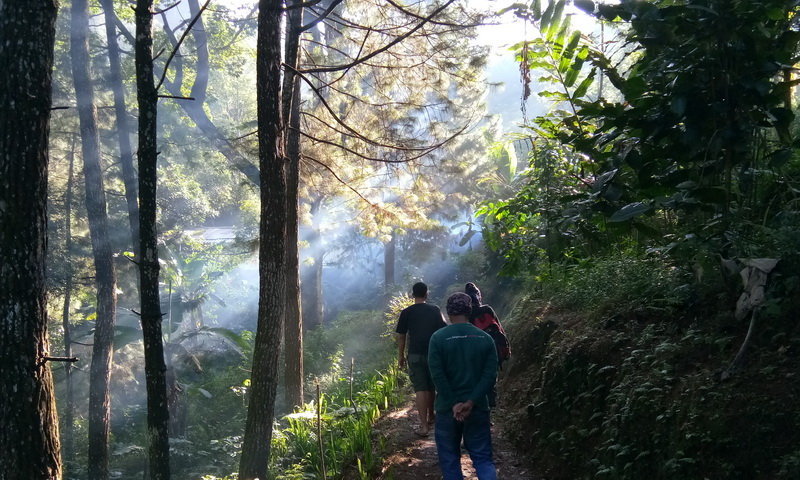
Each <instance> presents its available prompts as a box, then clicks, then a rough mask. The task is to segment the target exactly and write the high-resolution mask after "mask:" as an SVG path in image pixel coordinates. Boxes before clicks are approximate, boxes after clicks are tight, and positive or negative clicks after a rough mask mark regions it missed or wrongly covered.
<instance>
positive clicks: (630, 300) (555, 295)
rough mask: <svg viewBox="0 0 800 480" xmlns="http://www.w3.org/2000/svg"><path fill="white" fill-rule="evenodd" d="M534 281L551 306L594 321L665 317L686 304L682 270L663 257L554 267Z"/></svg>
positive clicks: (624, 255) (629, 256) (632, 256)
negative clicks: (618, 317) (613, 317)
mask: <svg viewBox="0 0 800 480" xmlns="http://www.w3.org/2000/svg"><path fill="white" fill-rule="evenodd" d="M537 280H538V283H539V285H538V287H539V289H540V292H541V296H542V297H543V298H544V299H546V300H548V301H549V302H550V303H551V304H552V305H553V306H556V307H568V308H569V309H570V310H572V311H578V312H583V313H585V314H587V316H588V317H589V318H595V319H597V318H603V317H606V316H609V315H621V316H624V317H627V316H636V315H645V314H646V315H647V316H656V317H661V318H666V317H668V316H669V315H671V314H672V313H674V312H675V311H677V310H679V309H680V308H681V307H682V306H684V305H685V304H686V302H687V300H688V299H689V294H690V291H691V287H690V282H691V278H690V276H689V274H688V273H687V272H686V271H685V270H682V269H680V268H677V267H676V266H674V265H672V264H671V263H670V262H669V261H668V260H667V259H666V258H665V257H662V256H656V255H646V254H642V253H637V252H634V251H622V252H615V253H612V254H610V255H607V256H604V257H597V258H592V259H586V260H581V261H580V262H578V263H576V264H573V265H569V266H564V267H561V268H554V269H552V270H551V271H550V272H547V273H543V274H542V275H540V276H539V278H538V279H537Z"/></svg>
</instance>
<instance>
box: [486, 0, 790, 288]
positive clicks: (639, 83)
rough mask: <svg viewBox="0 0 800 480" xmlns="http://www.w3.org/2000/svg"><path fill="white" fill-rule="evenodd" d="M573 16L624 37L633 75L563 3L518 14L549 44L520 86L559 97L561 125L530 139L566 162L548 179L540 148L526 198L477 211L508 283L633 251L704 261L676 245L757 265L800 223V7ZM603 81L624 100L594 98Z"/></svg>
mask: <svg viewBox="0 0 800 480" xmlns="http://www.w3.org/2000/svg"><path fill="white" fill-rule="evenodd" d="M577 6H578V7H580V8H581V9H583V10H584V11H587V12H592V13H593V14H595V15H597V16H598V17H600V18H601V19H603V21H605V22H614V23H612V25H622V24H624V26H622V27H620V28H621V29H623V28H626V30H624V32H625V35H626V38H625V41H626V44H627V48H626V49H625V50H623V51H622V52H621V54H619V55H625V56H626V57H627V59H626V60H627V63H625V62H622V59H621V58H608V57H606V55H605V51H606V50H605V47H604V46H603V45H595V44H593V43H592V40H591V38H589V37H585V36H582V35H580V34H579V33H578V32H575V31H573V30H571V28H570V26H569V21H568V17H566V16H565V15H564V14H563V10H564V2H551V3H549V4H548V6H547V8H546V9H545V11H544V12H541V9H540V7H539V2H533V3H532V4H531V5H521V4H516V5H515V6H514V7H512V9H513V10H514V11H515V12H516V13H517V15H518V16H520V17H521V18H524V19H526V20H527V21H530V22H533V23H534V24H535V25H536V26H537V27H538V28H539V31H540V38H538V39H537V40H535V41H531V42H523V43H521V44H518V45H516V46H515V49H516V52H517V58H518V59H519V61H520V66H521V70H522V72H523V84H525V85H527V83H528V82H529V81H530V78H531V77H530V73H529V72H531V71H536V72H541V74H542V77H541V80H542V81H544V82H545V83H547V84H550V85H552V86H553V87H555V89H554V90H553V89H546V90H545V91H544V92H542V94H543V95H544V96H546V97H549V98H552V99H553V101H554V107H553V111H552V112H551V113H549V114H548V115H546V116H543V117H540V118H537V119H536V120H535V122H534V123H533V124H532V125H530V129H531V131H532V132H533V133H534V135H535V136H536V137H537V139H536V140H535V142H534V143H535V144H537V143H538V142H544V146H543V147H542V148H541V150H544V151H545V152H548V154H550V152H552V153H551V154H552V155H554V156H555V157H556V158H555V159H551V160H550V161H549V162H548V163H547V164H546V165H545V167H546V168H542V166H541V158H542V157H543V155H544V154H543V153H538V152H537V151H536V149H534V152H533V155H532V157H531V159H530V168H529V170H528V171H527V172H526V175H527V177H528V182H527V185H525V186H523V187H522V188H521V189H520V190H519V191H518V192H517V193H516V195H515V196H514V197H513V198H511V199H509V200H507V201H500V202H495V201H493V202H488V203H487V204H485V205H484V207H483V209H482V210H481V212H480V213H481V214H483V215H485V216H486V220H487V221H486V222H485V225H486V229H487V230H488V231H487V234H486V237H487V238H488V239H489V243H490V245H492V246H493V248H495V249H497V250H498V251H500V252H501V253H502V254H503V255H504V256H505V257H506V258H507V259H508V265H507V272H509V273H515V272H520V271H525V270H526V269H527V268H530V267H534V268H535V267H536V266H537V265H539V264H540V263H541V262H542V260H544V259H547V260H548V261H553V260H558V259H559V258H560V257H561V255H563V254H564V253H565V252H566V253H567V254H568V255H570V256H573V257H574V256H579V257H584V256H588V255H594V254H596V253H598V252H602V251H603V250H604V249H606V248H609V247H610V248H611V249H612V250H613V249H614V248H615V245H616V244H619V243H623V244H626V243H629V242H631V241H633V242H636V243H639V244H642V245H644V246H646V247H655V248H662V247H665V246H666V245H672V246H671V247H670V250H671V253H672V254H674V255H677V258H679V259H681V260H683V261H685V262H689V261H691V260H692V257H693V256H694V255H695V254H694V253H691V254H690V255H688V256H686V255H685V254H684V255H682V251H683V252H686V250H687V249H680V248H674V247H676V246H678V245H679V244H680V243H682V242H684V241H686V239H689V240H690V241H692V242H693V247H694V248H697V247H699V248H703V249H705V250H707V251H708V252H709V253H710V254H711V255H717V254H720V255H723V256H724V257H731V256H745V255H748V254H749V253H745V252H746V251H748V250H751V248H750V245H751V242H749V241H748V238H750V237H751V234H752V233H753V232H756V231H758V230H762V233H763V230H764V229H774V228H776V227H777V226H778V225H785V218H786V217H787V215H788V216H789V217H795V216H796V215H795V210H796V207H795V206H793V201H794V200H793V199H794V193H792V192H793V191H794V190H795V189H796V186H795V185H794V182H793V180H790V178H794V174H793V173H791V174H790V173H789V172H796V171H797V169H798V163H797V161H796V158H795V157H796V155H795V153H794V152H795V150H794V149H795V148H796V145H795V143H794V142H793V140H792V138H791V128H790V127H791V124H792V121H793V118H794V114H793V112H792V111H791V109H790V108H789V104H788V103H787V102H788V101H789V99H790V98H791V97H790V95H789V93H790V90H789V88H790V86H791V83H790V80H791V78H790V76H789V74H788V72H789V69H790V66H791V65H792V64H793V63H794V58H795V55H796V51H797V48H798V41H800V35H798V33H797V31H796V29H795V27H794V23H793V22H794V19H795V16H796V11H797V9H798V6H797V5H796V3H795V2H791V1H785V0H770V1H766V2H750V1H744V0H740V1H722V0H703V1H699V0H698V1H691V2H685V3H675V2H669V1H658V2H641V1H633V0H628V1H623V2H621V3H620V4H617V5H607V4H599V5H595V3H594V2H590V1H583V2H579V3H578V4H577ZM595 6H596V7H597V8H595ZM565 17H566V18H565ZM631 62H632V63H631ZM619 65H623V66H619ZM625 65H629V68H626V67H625ZM598 75H599V76H602V77H603V78H604V79H607V80H608V83H610V84H611V86H612V87H613V90H614V91H613V92H611V93H608V94H607V93H606V92H603V91H599V92H598V95H597V96H596V97H595V96H594V95H590V92H589V86H590V85H591V84H592V83H593V82H594V78H595V77H597V76H598ZM613 97H617V98H619V100H616V101H613V100H610V98H613ZM541 150H540V151H541ZM537 162H538V163H537ZM550 193H551V195H548V194H550ZM780 205H785V207H781V206H780ZM794 228H795V229H796V223H795V224H794ZM665 239H666V242H665ZM768 256H772V255H768Z"/></svg>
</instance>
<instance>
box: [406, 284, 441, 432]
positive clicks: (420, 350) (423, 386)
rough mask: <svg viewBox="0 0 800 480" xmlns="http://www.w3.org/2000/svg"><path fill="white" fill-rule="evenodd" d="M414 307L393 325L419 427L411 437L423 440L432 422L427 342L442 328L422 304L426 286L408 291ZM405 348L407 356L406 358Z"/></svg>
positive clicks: (432, 309) (435, 313)
mask: <svg viewBox="0 0 800 480" xmlns="http://www.w3.org/2000/svg"><path fill="white" fill-rule="evenodd" d="M411 294H412V295H413V296H414V304H413V305H411V306H409V307H407V308H405V309H403V311H402V312H400V318H399V320H398V321H397V328H396V329H395V332H396V333H397V357H398V358H397V362H398V364H399V365H400V368H403V367H405V365H406V360H408V376H409V377H410V378H411V384H412V385H413V386H414V394H415V397H416V406H417V412H418V413H419V421H420V426H419V429H417V430H414V433H416V434H417V435H419V436H420V437H427V436H428V431H429V430H430V427H431V425H432V424H433V421H434V417H435V415H434V412H433V398H434V396H435V395H436V392H435V390H434V387H433V380H431V374H430V371H429V370H428V342H429V341H430V339H431V335H433V332H435V331H436V330H439V329H440V328H442V327H444V326H445V322H444V316H443V315H442V311H441V310H439V307H437V306H436V305H431V304H429V303H426V302H427V300H428V286H427V285H425V284H424V283H422V282H417V283H415V284H414V286H413V287H411ZM406 345H408V356H407V357H406Z"/></svg>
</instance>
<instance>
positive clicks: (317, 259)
mask: <svg viewBox="0 0 800 480" xmlns="http://www.w3.org/2000/svg"><path fill="white" fill-rule="evenodd" d="M322 202H323V197H321V196H320V197H317V198H315V199H314V200H313V201H312V202H311V206H310V209H309V210H310V211H309V213H310V214H311V218H312V224H311V229H310V232H309V234H308V244H309V246H310V248H311V250H312V252H314V253H313V256H312V258H313V260H314V264H313V265H311V266H308V267H306V268H304V269H303V270H304V274H303V276H304V278H305V280H303V288H302V291H301V293H302V300H303V326H304V327H305V328H306V329H314V328H316V327H318V326H320V325H322V322H323V320H324V317H325V304H324V302H323V289H322V268H323V267H322V264H323V261H324V259H325V252H324V251H323V250H322V235H320V225H319V215H318V214H319V211H320V209H321V208H322Z"/></svg>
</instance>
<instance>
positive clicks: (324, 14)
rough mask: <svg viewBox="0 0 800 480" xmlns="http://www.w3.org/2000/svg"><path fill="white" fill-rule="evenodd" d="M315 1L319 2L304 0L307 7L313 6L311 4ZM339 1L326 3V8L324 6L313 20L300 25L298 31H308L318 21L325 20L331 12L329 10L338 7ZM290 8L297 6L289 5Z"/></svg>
mask: <svg viewBox="0 0 800 480" xmlns="http://www.w3.org/2000/svg"><path fill="white" fill-rule="evenodd" d="M317 3H319V2H318V1H317V2H306V4H307V5H308V6H309V7H313V6H314V5H315V4H317ZM340 3H342V0H333V1H332V2H331V4H330V5H328V8H326V9H325V11H324V12H322V14H320V15H317V18H315V19H314V20H312V21H311V22H309V23H308V24H307V25H303V26H302V27H300V33H303V32H305V31H308V30H310V29H312V28H314V27H315V26H316V25H317V24H318V23H319V22H321V21H323V20H325V19H326V18H328V15H330V14H331V12H333V10H334V9H335V8H336V7H338V6H339V4H340ZM302 5H303V4H301V6H302ZM291 8H297V6H296V5H292V7H291Z"/></svg>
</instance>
